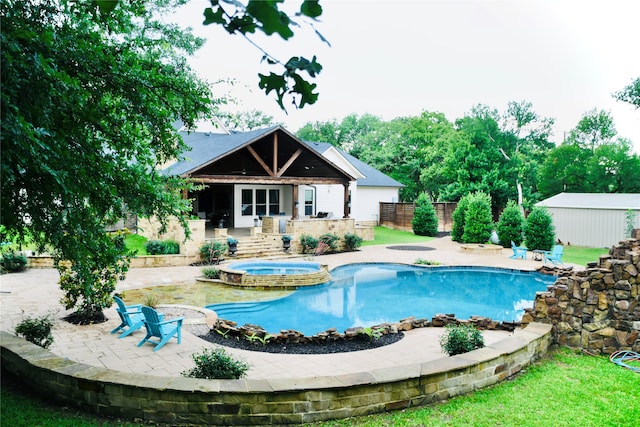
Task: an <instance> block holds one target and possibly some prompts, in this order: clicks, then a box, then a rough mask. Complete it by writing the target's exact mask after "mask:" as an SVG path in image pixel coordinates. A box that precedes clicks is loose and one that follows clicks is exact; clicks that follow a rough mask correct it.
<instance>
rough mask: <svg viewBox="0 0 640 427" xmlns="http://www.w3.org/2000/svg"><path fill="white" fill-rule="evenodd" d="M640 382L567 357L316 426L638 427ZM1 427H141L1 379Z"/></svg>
mask: <svg viewBox="0 0 640 427" xmlns="http://www.w3.org/2000/svg"><path fill="white" fill-rule="evenodd" d="M639 381H640V375H639V374H637V373H634V372H632V371H630V370H627V369H624V368H622V367H620V366H617V365H615V364H613V363H611V362H609V360H608V358H606V357H594V356H589V355H586V354H582V353H574V352H571V351H569V350H566V349H561V350H559V351H556V352H555V353H553V354H552V355H551V356H550V357H548V358H546V359H544V360H542V361H540V362H538V363H536V364H535V365H534V366H532V367H530V368H529V369H527V370H526V371H525V372H524V373H523V374H521V375H519V376H518V377H517V378H515V379H513V380H510V381H506V382H503V383H501V384H499V385H496V386H493V387H490V388H487V389H484V390H480V391H477V392H475V393H472V394H469V395H466V396H461V397H456V398H453V399H450V400H448V401H446V402H443V403H438V404H433V405H429V406H424V407H420V408H414V409H409V410H404V411H395V412H388V413H384V414H378V415H370V416H365V417H358V418H352V419H346V420H336V421H328V422H323V423H316V424H314V426H317V427H329V426H371V427H378V426H416V427H417V426H448V427H453V426H477V427H484V426H486V427H493V426H581V427H582V426H594V427H595V426H632V425H637V421H638V419H640V405H638V402H639V401H640V386H639V384H640V382H639ZM0 398H1V400H2V407H1V411H2V412H1V416H2V418H1V419H2V425H5V423H6V425H7V426H8V425H11V426H62V427H64V426H70V427H71V426H73V427H94V426H100V427H116V426H141V425H144V424H142V423H132V422H124V421H122V420H117V419H106V418H104V417H102V418H100V417H95V416H92V415H89V414H86V413H83V412H80V411H77V410H75V409H71V408H68V407H61V406H57V405H51V404H48V403H46V402H43V401H42V400H40V399H37V398H34V397H33V395H32V394H31V393H29V392H27V391H25V390H24V389H23V388H22V387H21V385H20V384H19V383H18V382H16V381H13V380H12V379H11V378H7V375H2V389H1V396H0Z"/></svg>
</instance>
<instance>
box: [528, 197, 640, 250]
mask: <svg viewBox="0 0 640 427" xmlns="http://www.w3.org/2000/svg"><path fill="white" fill-rule="evenodd" d="M536 206H545V207H546V208H547V210H548V211H549V213H550V214H551V216H552V218H553V225H554V227H555V229H556V237H557V238H558V239H560V240H561V241H562V242H563V243H564V244H568V243H570V244H572V245H578V246H591V247H607V248H608V247H611V245H614V244H616V243H618V242H619V241H621V240H624V239H625V233H626V228H627V219H626V218H627V212H628V211H629V210H631V211H633V216H634V218H633V220H634V226H633V228H640V194H637V193H633V194H619V193H609V194H600V193H560V194H556V195H555V196H553V197H550V198H548V199H545V200H543V201H541V202H538V203H536Z"/></svg>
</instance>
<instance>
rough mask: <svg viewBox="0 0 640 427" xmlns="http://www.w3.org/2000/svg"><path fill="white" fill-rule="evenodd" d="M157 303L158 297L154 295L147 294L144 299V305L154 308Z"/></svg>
mask: <svg viewBox="0 0 640 427" xmlns="http://www.w3.org/2000/svg"><path fill="white" fill-rule="evenodd" d="M158 304H159V303H158V298H156V297H155V296H154V295H147V296H146V297H145V299H144V305H146V306H147V307H151V308H153V309H155V308H157V307H158Z"/></svg>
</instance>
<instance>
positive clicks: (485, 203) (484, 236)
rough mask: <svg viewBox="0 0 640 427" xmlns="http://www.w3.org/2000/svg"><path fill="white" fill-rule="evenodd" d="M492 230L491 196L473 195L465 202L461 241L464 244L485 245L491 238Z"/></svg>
mask: <svg viewBox="0 0 640 427" xmlns="http://www.w3.org/2000/svg"><path fill="white" fill-rule="evenodd" d="M492 230H493V220H492V219H491V196H489V195H488V194H486V193H483V192H477V193H474V194H473V195H472V196H471V198H469V201H468V202H467V209H466V211H465V214H464V232H463V233H462V241H463V242H465V243H486V242H488V241H489V237H491V231H492Z"/></svg>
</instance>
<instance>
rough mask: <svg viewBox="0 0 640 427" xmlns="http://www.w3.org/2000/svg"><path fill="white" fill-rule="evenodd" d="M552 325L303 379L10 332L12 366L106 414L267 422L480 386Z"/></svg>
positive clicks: (47, 390) (502, 375)
mask: <svg viewBox="0 0 640 427" xmlns="http://www.w3.org/2000/svg"><path fill="white" fill-rule="evenodd" d="M550 331H551V325H548V324H542V323H531V324H529V325H528V326H527V327H526V328H525V329H518V330H516V331H515V332H514V333H513V334H512V335H510V336H509V337H507V338H505V339H503V340H501V341H498V342H496V343H494V344H492V345H490V346H488V347H485V348H482V349H479V350H475V351H472V352H469V353H465V354H461V355H457V356H452V357H446V358H442V359H439V360H435V361H430V362H425V363H422V364H415V365H408V366H398V367H394V368H387V369H377V370H376V369H374V370H371V371H365V372H361V373H358V374H348V375H337V376H331V377H318V378H302V379H264V380H256V379H253V380H252V379H240V380H200V379H193V378H183V377H156V376H150V375H142V374H130V373H126V374H125V373H122V372H118V371H113V370H108V369H104V368H98V367H94V366H89V365H85V364H82V363H77V362H73V361H70V360H68V359H64V358H61V357H58V356H56V355H54V354H53V353H51V352H50V351H48V350H45V349H43V348H40V347H38V346H36V345H34V344H31V343H29V342H27V341H25V340H23V339H21V338H19V337H16V336H14V335H12V334H9V333H8V332H4V331H0V349H1V362H2V370H3V371H5V370H6V371H8V372H11V373H12V374H14V375H16V376H17V377H18V378H20V379H21V380H22V381H23V382H24V383H25V384H26V385H28V386H29V387H31V388H32V389H34V390H37V391H38V392H39V393H42V394H44V395H45V396H47V397H48V398H52V397H54V396H55V398H56V399H57V400H58V401H60V402H62V403H64V404H70V405H74V406H77V407H80V408H82V409H85V410H88V411H90V412H93V413H96V414H104V415H111V416H117V417H122V418H126V419H134V418H138V419H143V420H147V421H154V422H162V423H177V424H183V423H184V424H208V425H257V424H265V425H268V424H294V423H310V422H315V421H320V420H328V419H337V418H346V417H351V416H358V415H365V414H372V413H378V412H384V411H388V410H393V409H403V408H408V407H413V406H419V405H424V404H428V403H431V402H436V401H441V400H444V399H448V398H450V397H453V396H457V395H460V394H464V393H468V392H472V391H474V390H478V389H481V388H484V387H487V386H490V385H493V384H495V383H498V382H500V381H503V380H505V379H506V378H509V377H511V376H512V375H515V374H517V373H518V372H520V371H521V370H522V369H523V368H525V367H527V366H528V365H530V364H531V363H532V362H534V361H536V360H538V359H539V358H541V357H542V356H544V355H545V354H546V353H547V350H548V348H549V346H550V344H551V336H550Z"/></svg>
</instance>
